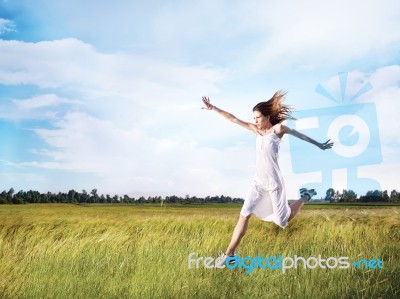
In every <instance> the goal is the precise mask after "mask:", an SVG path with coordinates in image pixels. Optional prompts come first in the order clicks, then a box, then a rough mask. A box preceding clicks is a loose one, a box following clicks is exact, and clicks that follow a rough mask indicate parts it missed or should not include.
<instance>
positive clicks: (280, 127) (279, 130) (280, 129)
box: [273, 123, 288, 138]
mask: <svg viewBox="0 0 400 299" xmlns="http://www.w3.org/2000/svg"><path fill="white" fill-rule="evenodd" d="M273 128H274V132H275V134H276V135H278V136H279V137H280V138H282V136H283V135H284V134H286V133H287V132H288V127H287V126H286V125H284V124H282V123H279V124H276V125H274V126H273Z"/></svg>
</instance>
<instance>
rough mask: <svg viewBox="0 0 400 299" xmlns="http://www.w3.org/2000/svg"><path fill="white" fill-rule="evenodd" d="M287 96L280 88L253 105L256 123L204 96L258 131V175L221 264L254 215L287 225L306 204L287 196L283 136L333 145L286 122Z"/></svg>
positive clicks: (288, 115) (288, 114)
mask: <svg viewBox="0 0 400 299" xmlns="http://www.w3.org/2000/svg"><path fill="white" fill-rule="evenodd" d="M285 95H286V93H284V92H282V91H278V92H276V93H275V94H274V95H273V97H272V98H271V99H270V100H268V101H265V102H260V103H258V104H257V105H256V106H255V107H254V108H253V116H254V121H255V124H253V123H248V122H245V121H242V120H240V119H238V118H236V117H235V116H234V115H232V114H230V113H229V112H226V111H224V110H222V109H219V108H217V107H215V106H214V105H212V104H211V102H210V99H209V98H207V97H203V98H202V100H203V103H204V105H205V107H203V109H207V110H214V111H216V112H217V113H219V114H220V115H222V116H223V117H225V118H226V119H228V120H230V121H232V122H234V123H236V124H238V125H240V126H242V127H243V128H245V129H248V130H250V131H252V132H253V133H255V134H256V174H255V176H254V179H253V182H252V184H251V187H250V189H249V191H248V193H247V196H246V198H245V201H244V204H243V207H242V210H241V212H240V216H239V220H238V222H237V224H236V227H235V230H234V232H233V235H232V239H231V242H230V244H229V246H228V248H227V250H226V252H225V253H224V254H222V255H221V257H220V258H219V261H220V262H221V264H224V263H225V260H226V259H227V258H228V257H229V256H233V255H234V254H235V250H236V248H237V247H238V245H239V243H240V240H241V239H242V237H243V236H244V234H245V233H246V230H247V226H248V223H249V219H250V216H251V215H252V214H255V215H256V216H257V217H258V218H260V219H262V220H264V221H271V222H274V223H275V224H277V225H279V226H280V227H282V228H285V227H286V226H287V224H288V222H289V221H290V220H292V219H293V217H294V216H295V215H296V214H297V213H298V212H299V210H300V208H301V207H302V205H303V204H304V200H303V199H299V200H297V201H295V202H294V203H293V204H291V205H290V206H289V204H288V201H287V199H286V194H285V184H284V181H283V178H282V175H281V172H280V169H279V165H278V152H279V143H280V141H281V138H282V137H283V135H285V134H290V135H293V136H296V137H298V138H300V139H302V140H304V141H307V142H310V143H312V144H314V145H316V146H318V147H319V148H320V149H322V150H326V149H329V148H331V147H332V146H333V143H332V142H330V140H328V141H326V142H324V143H319V142H317V141H315V140H313V139H311V138H310V137H308V136H306V135H304V134H302V133H300V132H297V131H296V130H293V129H291V128H289V127H287V126H285V125H284V124H282V122H283V121H284V120H286V119H293V117H292V116H291V108H290V107H289V106H288V105H285V104H283V103H282V102H283V100H284V98H285Z"/></svg>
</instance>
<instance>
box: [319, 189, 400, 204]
mask: <svg viewBox="0 0 400 299" xmlns="http://www.w3.org/2000/svg"><path fill="white" fill-rule="evenodd" d="M324 199H325V200H327V201H330V202H360V203H363V202H400V192H397V191H396V190H392V191H391V192H390V194H389V193H388V191H387V190H384V191H380V190H371V191H368V192H367V194H365V195H361V196H359V197H358V196H357V194H356V193H355V192H354V191H353V190H346V189H344V190H343V191H342V192H340V191H339V190H334V189H333V188H329V189H328V190H327V191H326V196H325V198H324Z"/></svg>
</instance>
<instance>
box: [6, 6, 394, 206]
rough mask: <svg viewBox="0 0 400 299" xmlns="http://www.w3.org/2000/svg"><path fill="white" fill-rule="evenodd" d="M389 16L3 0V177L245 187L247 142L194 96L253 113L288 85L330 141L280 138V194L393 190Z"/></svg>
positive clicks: (53, 185) (25, 182)
mask: <svg viewBox="0 0 400 299" xmlns="http://www.w3.org/2000/svg"><path fill="white" fill-rule="evenodd" d="M399 27H400V3H399V2H398V1H396V0H383V1H379V2H378V1H310V0H308V1H301V3H300V2H299V1H145V2H143V1H125V0H123V1H114V2H109V1H76V0H70V1H63V3H61V1H49V0H38V1H34V3H27V1H18V0H3V1H1V0H0V132H1V137H2V144H1V146H0V189H1V190H4V189H6V190H8V189H9V188H10V187H14V189H16V190H20V189H23V190H29V189H35V190H39V191H42V192H46V191H54V192H58V191H68V190H69V189H75V190H82V189H86V190H91V189H93V188H97V189H98V191H99V193H109V194H119V195H123V194H129V195H132V196H140V195H145V196H148V195H172V194H176V195H182V196H184V195H186V194H189V195H198V196H206V195H214V194H224V195H231V196H238V197H244V196H245V194H246V191H247V188H248V186H249V183H250V181H251V179H252V176H253V173H254V162H255V138H254V136H253V135H252V133H249V132H247V131H245V130H243V129H242V128H240V127H238V126H236V125H234V124H232V123H229V122H227V121H226V120H224V119H222V118H220V117H219V116H218V115H216V114H215V113H213V112H210V111H205V110H201V109H200V108H201V96H203V95H207V96H210V98H211V100H212V102H213V104H215V105H216V106H218V107H220V108H222V109H225V110H227V111H229V112H231V113H233V114H235V115H236V116H237V117H239V118H241V119H243V120H246V121H252V112H251V109H252V107H253V106H254V105H255V104H256V103H258V102H259V101H262V100H267V99H269V98H270V97H271V95H272V94H273V93H274V92H275V91H276V90H278V89H284V90H287V91H288V97H287V102H288V103H289V104H290V105H292V106H293V107H294V108H295V109H296V110H297V111H298V114H297V115H298V116H304V115H308V116H310V115H311V114H312V113H319V114H321V111H323V113H322V114H324V115H325V114H329V113H330V112H329V111H331V112H332V111H333V112H332V113H336V114H334V115H330V116H326V117H325V116H324V117H322V116H321V115H322V114H321V115H314V116H313V117H311V118H310V117H308V116H307V117H308V118H307V119H300V118H299V121H298V122H297V123H292V124H290V125H292V126H294V127H295V128H297V129H299V130H301V129H303V130H304V132H305V133H310V135H312V136H311V137H315V138H316V139H323V140H324V139H325V138H326V139H327V138H334V139H335V138H336V140H335V141H336V143H337V144H338V147H337V149H336V150H335V151H333V152H332V153H324V152H318V151H317V150H316V148H313V147H312V146H311V145H309V144H305V143H300V144H299V143H297V142H296V141H294V140H292V139H290V138H288V137H287V136H286V137H284V138H283V140H282V144H281V154H280V164H281V169H282V172H283V174H284V176H285V180H286V187H287V194H288V197H289V198H296V197H297V196H298V189H299V188H300V187H303V186H307V187H315V188H316V189H317V192H318V196H320V195H324V194H325V191H326V187H327V186H330V185H332V186H333V187H334V188H336V189H343V188H347V189H354V190H355V191H356V192H357V193H358V194H363V193H365V192H366V191H368V190H369V189H371V188H372V187H374V186H380V187H381V188H382V189H383V190H385V189H387V190H389V192H390V191H391V190H392V189H397V190H400V185H399V183H398V180H397V179H396V178H397V172H398V170H399V169H400V168H399V167H400V158H399V157H400V155H399V146H400V144H399V140H400V139H399V137H400V136H399V135H400V133H399V132H400V125H399V124H398V122H396V121H395V120H396V119H397V118H398V111H399V109H400V101H399V98H400V65H399V63H400V51H399V50H400V32H399V30H396V29H397V28H399ZM317 86H320V88H319V91H321V90H322V89H323V90H325V92H322V93H321V92H316V88H317ZM366 86H367V87H369V88H367V89H365V90H367V91H366V92H365V93H361V94H358V95H357V93H358V91H360V90H363V88H364V87H366ZM354 95H357V96H356V97H354V98H353V96H354ZM369 103H373V105H372V106H371V105H369ZM351 105H354V106H351ZM352 107H353V108H354V107H355V108H354V109H355V110H354V109H353V108H352ZM363 107H364V108H365V109H364V108H363ZM371 107H372V108H371ZM321 109H322V110H321ZM352 109H353V110H352ZM313 111H314V112H313ZM351 111H353V112H351ZM354 111H355V112H354ZM360 111H361V112H360ZM362 111H363V112H362ZM366 111H367V112H368V113H369V114H368V113H367V112H366ZM325 112H326V113H325ZM310 113H311V114H310ZM338 113H340V114H344V115H345V116H344V117H339V116H340V115H339V114H338ZM351 114H354V115H351ZM295 116H296V115H295ZM360 119H361V120H360ZM316 123H317V127H318V128H316V127H315V125H316ZM313 126H314V127H313ZM329 134H331V135H332V134H333V135H332V136H333V137H332V136H330V135H329ZM335 134H336V135H335ZM335 136H336V137H335ZM323 140H320V141H323ZM365 149H367V151H365ZM324 154H326V155H325V156H324ZM361 154H362V155H361ZM367 154H368V155H367ZM357 155H358V156H357ZM365 155H367V156H365ZM302 157H304V160H303V159H302ZM310 157H316V160H315V161H317V160H318V161H320V162H318V165H320V164H321V165H320V166H319V168H318V167H315V166H313V167H311V166H310V168H309V169H312V171H308V170H307V169H308V168H307V163H313V161H312V159H311V160H310ZM360 157H361V158H360ZM344 158H345V159H344ZM324 159H329V160H330V162H331V163H326V164H325V163H323V161H324ZM332 159H333V160H332ZM335 159H336V160H335ZM343 159H344V160H343ZM346 159H349V160H348V161H349V164H348V165H347V164H346V161H347V160H346ZM306 161H307V163H306ZM321 161H322V162H321ZM332 161H334V162H335V161H338V163H337V164H335V163H334V162H332ZM343 161H344V162H343ZM350 161H352V162H354V161H359V162H357V163H359V164H356V165H355V163H350ZM368 161H374V162H373V163H372V162H368ZM299 163H300V164H299ZM343 163H344V164H343ZM299 165H300V166H299ZM335 165H338V166H337V168H335V167H336V166H335ZM343 165H344V166H343ZM299 167H300V168H299ZM298 169H300V170H301V171H300V172H299V171H298Z"/></svg>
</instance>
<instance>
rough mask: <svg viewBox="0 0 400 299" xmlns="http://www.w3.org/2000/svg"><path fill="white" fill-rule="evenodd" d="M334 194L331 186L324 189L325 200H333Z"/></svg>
mask: <svg viewBox="0 0 400 299" xmlns="http://www.w3.org/2000/svg"><path fill="white" fill-rule="evenodd" d="M334 196H335V190H334V189H333V188H329V189H328V190H326V195H325V200H326V201H330V202H333V198H334Z"/></svg>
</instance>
